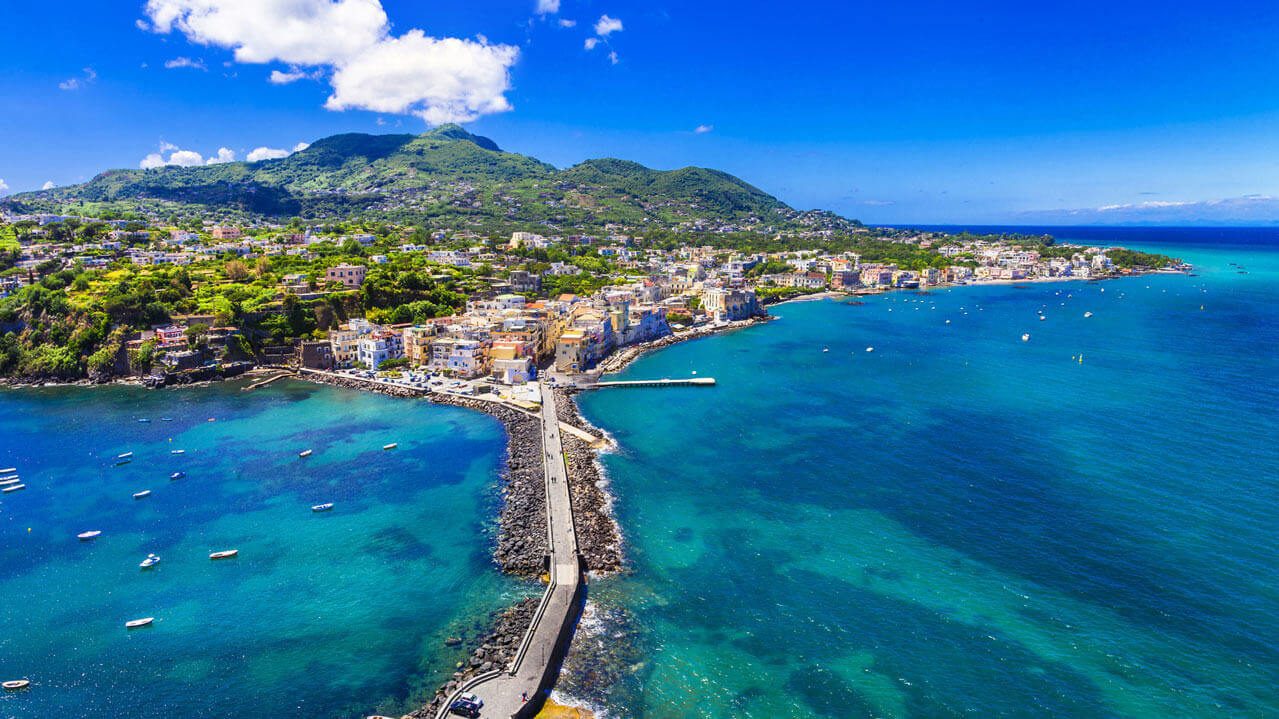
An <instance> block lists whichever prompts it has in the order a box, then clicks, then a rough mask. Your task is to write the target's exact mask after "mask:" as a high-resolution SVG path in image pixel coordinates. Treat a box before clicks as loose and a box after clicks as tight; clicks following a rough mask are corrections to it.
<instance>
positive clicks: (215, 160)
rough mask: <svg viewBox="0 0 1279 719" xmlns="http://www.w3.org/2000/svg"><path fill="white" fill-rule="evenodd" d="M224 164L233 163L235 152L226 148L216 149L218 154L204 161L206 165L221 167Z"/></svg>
mask: <svg viewBox="0 0 1279 719" xmlns="http://www.w3.org/2000/svg"><path fill="white" fill-rule="evenodd" d="M225 162H235V151H233V150H231V149H230V148H227V147H221V148H218V154H217V155H215V156H213V157H210V158H209V159H208V160H206V161H205V163H204V164H206V165H221V164H223V163H225Z"/></svg>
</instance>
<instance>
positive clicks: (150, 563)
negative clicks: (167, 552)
mask: <svg viewBox="0 0 1279 719" xmlns="http://www.w3.org/2000/svg"><path fill="white" fill-rule="evenodd" d="M159 563H160V558H159V557H158V556H156V555H154V554H148V555H147V558H146V559H144V560H142V562H141V563H140V564H138V566H139V567H142V568H143V569H147V568H148V567H154V566H155V565H157V564H159Z"/></svg>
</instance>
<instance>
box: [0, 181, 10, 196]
mask: <svg viewBox="0 0 1279 719" xmlns="http://www.w3.org/2000/svg"><path fill="white" fill-rule="evenodd" d="M8 191H9V186H8V185H6V184H5V182H4V178H0V193H4V192H8Z"/></svg>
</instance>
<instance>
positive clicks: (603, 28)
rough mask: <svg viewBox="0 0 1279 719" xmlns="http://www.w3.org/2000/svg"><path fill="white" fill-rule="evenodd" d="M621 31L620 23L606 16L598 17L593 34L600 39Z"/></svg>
mask: <svg viewBox="0 0 1279 719" xmlns="http://www.w3.org/2000/svg"><path fill="white" fill-rule="evenodd" d="M621 31H622V21H621V20H618V19H617V18H615V17H609V16H608V15H600V19H599V21H598V22H596V23H595V34H596V35H599V36H600V37H608V36H609V35H612V34H613V33H615V32H621Z"/></svg>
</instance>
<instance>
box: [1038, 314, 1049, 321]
mask: <svg viewBox="0 0 1279 719" xmlns="http://www.w3.org/2000/svg"><path fill="white" fill-rule="evenodd" d="M1046 319H1048V318H1047V317H1044V316H1043V315H1040V316H1039V321H1040V322H1043V321H1044V320H1046Z"/></svg>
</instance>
